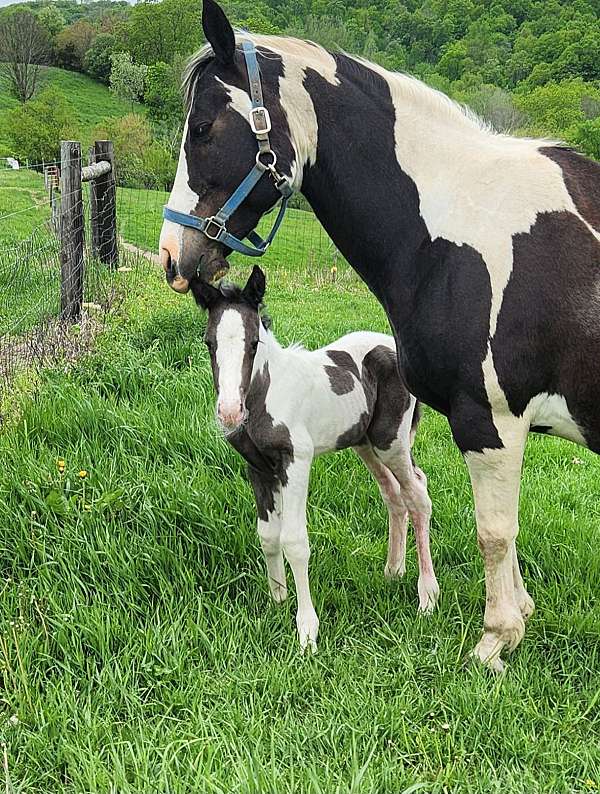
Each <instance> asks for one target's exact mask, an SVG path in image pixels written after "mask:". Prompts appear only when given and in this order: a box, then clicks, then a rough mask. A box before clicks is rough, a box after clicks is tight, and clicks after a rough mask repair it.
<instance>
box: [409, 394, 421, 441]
mask: <svg viewBox="0 0 600 794" xmlns="http://www.w3.org/2000/svg"><path fill="white" fill-rule="evenodd" d="M421 414H422V410H421V403H420V402H419V400H416V401H415V407H414V408H413V415H412V421H411V423H410V445H411V447H412V445H413V444H414V443H415V436H416V435H417V427H418V425H419V422H420V421H421Z"/></svg>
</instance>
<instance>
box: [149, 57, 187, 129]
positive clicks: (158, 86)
mask: <svg viewBox="0 0 600 794" xmlns="http://www.w3.org/2000/svg"><path fill="white" fill-rule="evenodd" d="M182 66H183V64H182V63H180V62H179V61H178V62H177V64H169V63H162V62H161V63H155V64H154V65H153V66H149V67H148V72H147V74H146V87H145V90H144V103H145V104H146V106H147V107H148V113H149V115H150V118H151V119H152V120H153V121H170V122H178V123H182V122H183V116H184V105H183V97H182V93H181V72H182Z"/></svg>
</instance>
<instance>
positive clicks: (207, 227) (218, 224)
mask: <svg viewBox="0 0 600 794" xmlns="http://www.w3.org/2000/svg"><path fill="white" fill-rule="evenodd" d="M211 225H212V226H214V227H215V228H216V229H217V232H216V234H214V233H211V231H210V227H211ZM202 231H203V232H204V234H205V235H206V236H207V237H208V239H209V240H218V239H219V237H220V236H221V234H222V233H223V232H224V231H225V224H224V223H221V221H220V220H218V219H217V218H215V216H214V215H213V216H212V217H211V218H207V219H206V223H205V225H204V229H203V230H202Z"/></svg>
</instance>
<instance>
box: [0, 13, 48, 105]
mask: <svg viewBox="0 0 600 794" xmlns="http://www.w3.org/2000/svg"><path fill="white" fill-rule="evenodd" d="M48 53H49V43H48V34H47V33H46V31H45V30H44V29H43V28H42V26H41V25H40V23H39V22H38V21H37V19H36V18H35V16H34V15H33V14H32V13H31V11H28V10H24V9H17V10H14V11H13V10H10V11H9V12H8V13H5V14H4V15H3V16H2V20H1V21H0V75H1V76H2V77H3V78H4V81H5V82H6V83H7V84H8V87H9V90H10V92H11V93H12V94H13V95H14V96H15V97H16V98H17V99H18V100H19V101H20V102H27V100H29V99H31V97H32V96H33V95H34V93H35V90H36V88H37V85H38V81H39V77H40V66H41V64H43V63H45V62H46V60H47V58H48Z"/></svg>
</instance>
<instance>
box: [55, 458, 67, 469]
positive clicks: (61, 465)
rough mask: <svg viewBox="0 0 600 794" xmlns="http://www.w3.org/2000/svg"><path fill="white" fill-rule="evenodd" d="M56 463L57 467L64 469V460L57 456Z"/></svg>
mask: <svg viewBox="0 0 600 794" xmlns="http://www.w3.org/2000/svg"><path fill="white" fill-rule="evenodd" d="M56 465H57V467H58V468H59V469H64V468H65V462H64V460H63V459H62V458H59V459H58V460H57V461H56Z"/></svg>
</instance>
